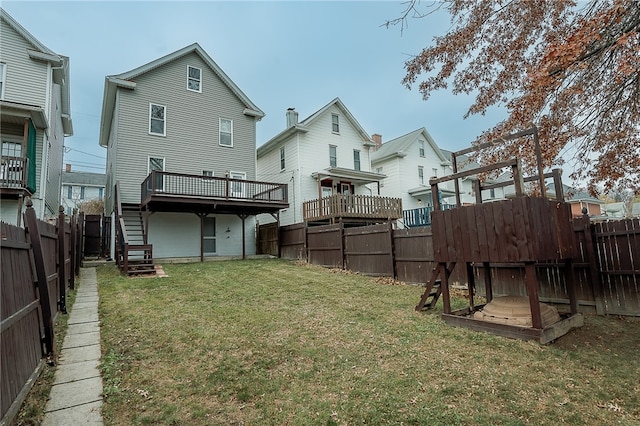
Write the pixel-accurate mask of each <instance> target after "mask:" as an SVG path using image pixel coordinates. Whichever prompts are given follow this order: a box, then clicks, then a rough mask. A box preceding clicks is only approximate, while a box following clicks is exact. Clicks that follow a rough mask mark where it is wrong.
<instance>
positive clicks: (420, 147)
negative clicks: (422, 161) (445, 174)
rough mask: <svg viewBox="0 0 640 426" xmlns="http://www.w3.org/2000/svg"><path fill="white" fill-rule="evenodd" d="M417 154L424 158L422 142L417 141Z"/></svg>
mask: <svg viewBox="0 0 640 426" xmlns="http://www.w3.org/2000/svg"><path fill="white" fill-rule="evenodd" d="M418 153H419V154H420V157H424V141H422V140H418Z"/></svg>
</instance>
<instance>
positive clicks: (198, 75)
mask: <svg viewBox="0 0 640 426" xmlns="http://www.w3.org/2000/svg"><path fill="white" fill-rule="evenodd" d="M187 89H188V90H191V91H192V92H199V93H202V70H201V69H200V68H196V67H192V66H190V65H187Z"/></svg>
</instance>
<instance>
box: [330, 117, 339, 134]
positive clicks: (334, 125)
mask: <svg viewBox="0 0 640 426" xmlns="http://www.w3.org/2000/svg"><path fill="white" fill-rule="evenodd" d="M331 131H332V132H333V133H340V116H338V114H331Z"/></svg>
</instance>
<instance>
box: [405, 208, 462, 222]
mask: <svg viewBox="0 0 640 426" xmlns="http://www.w3.org/2000/svg"><path fill="white" fill-rule="evenodd" d="M455 207H456V205H455V204H442V205H441V206H440V208H441V209H442V210H449V209H453V208H455ZM431 212H433V207H431V206H427V207H418V208H417V209H411V210H404V211H403V212H402V222H403V223H404V225H405V226H406V227H407V228H415V227H416V226H429V225H431Z"/></svg>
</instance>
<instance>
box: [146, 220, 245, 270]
mask: <svg viewBox="0 0 640 426" xmlns="http://www.w3.org/2000/svg"><path fill="white" fill-rule="evenodd" d="M212 217H215V218H216V255H217V256H241V255H242V221H241V220H240V218H238V217H237V216H234V215H212ZM227 228H228V229H229V232H226V230H227ZM148 241H149V244H152V245H153V258H154V259H163V258H164V259H166V258H198V259H199V258H200V241H201V240H200V219H199V218H198V216H196V215H195V214H193V213H161V212H157V213H154V214H153V215H151V216H150V217H149V240H148ZM255 247H256V240H255V219H254V218H249V219H247V220H246V221H245V251H246V255H247V256H251V255H254V254H255Z"/></svg>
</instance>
